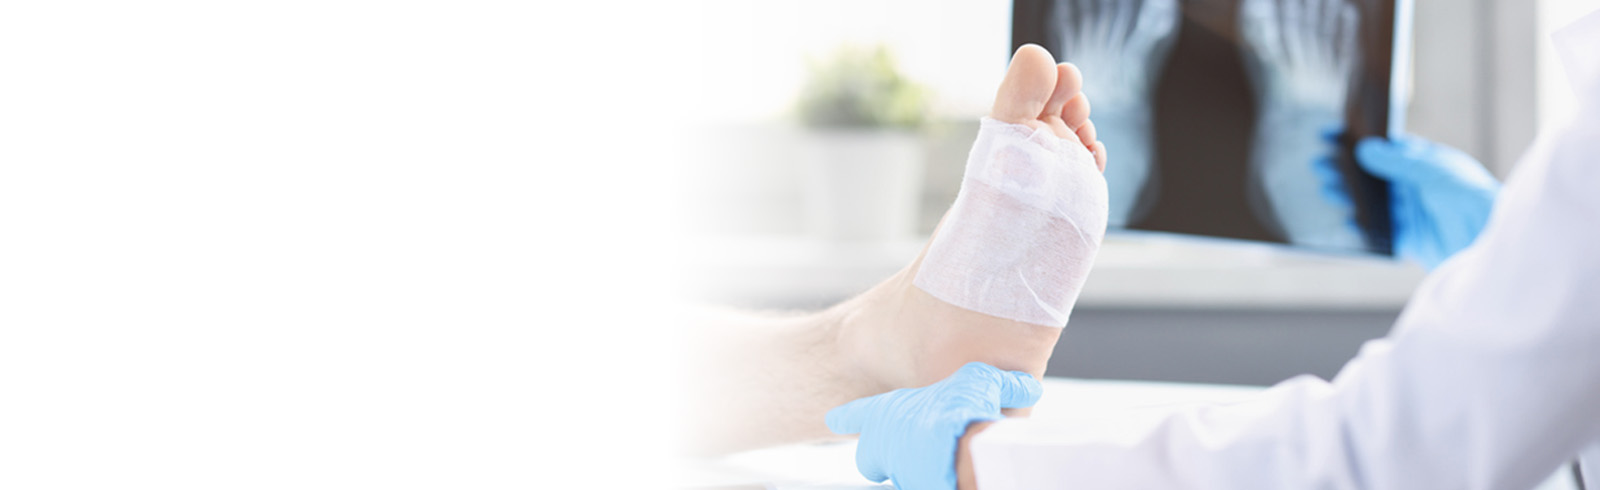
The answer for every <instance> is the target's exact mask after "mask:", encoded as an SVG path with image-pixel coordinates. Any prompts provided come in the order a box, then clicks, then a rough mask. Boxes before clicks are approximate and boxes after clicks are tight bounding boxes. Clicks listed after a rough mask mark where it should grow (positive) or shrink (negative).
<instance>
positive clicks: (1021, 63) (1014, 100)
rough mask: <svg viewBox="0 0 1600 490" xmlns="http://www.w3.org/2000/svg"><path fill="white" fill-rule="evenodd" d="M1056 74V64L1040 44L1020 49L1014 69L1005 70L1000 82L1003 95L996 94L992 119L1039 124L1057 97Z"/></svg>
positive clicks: (1015, 55)
mask: <svg viewBox="0 0 1600 490" xmlns="http://www.w3.org/2000/svg"><path fill="white" fill-rule="evenodd" d="M1056 73H1057V68H1056V62H1055V59H1054V58H1051V57H1050V52H1049V51H1045V49H1044V48H1041V47H1039V45H1037V44H1026V45H1023V46H1022V47H1021V48H1017V53H1016V54H1014V55H1012V56H1011V67H1010V68H1008V69H1006V78H1005V80H1003V81H1001V82H1000V91H999V92H998V93H996V94H995V97H994V108H993V109H991V110H990V111H989V117H992V118H995V119H998V120H1001V121H1005V122H1008V123H1013V124H1028V123H1029V122H1030V121H1038V118H1039V114H1041V113H1043V112H1044V107H1045V104H1046V103H1047V102H1049V100H1050V96H1051V95H1052V94H1054V93H1055V88H1056ZM1035 124H1036V123H1035Z"/></svg>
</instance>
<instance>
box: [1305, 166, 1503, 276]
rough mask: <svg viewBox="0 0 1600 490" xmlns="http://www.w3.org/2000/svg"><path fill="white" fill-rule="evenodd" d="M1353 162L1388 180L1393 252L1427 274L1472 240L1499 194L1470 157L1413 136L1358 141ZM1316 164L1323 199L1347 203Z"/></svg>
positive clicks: (1334, 174)
mask: <svg viewBox="0 0 1600 490" xmlns="http://www.w3.org/2000/svg"><path fill="white" fill-rule="evenodd" d="M1335 136H1337V135H1336V134H1335ZM1356 162H1357V163H1358V164H1359V165H1361V168H1362V169H1363V170H1366V171H1367V172H1368V173H1371V174H1372V175H1376V176H1378V177H1379V178H1382V179H1384V180H1387V181H1388V182H1389V203H1390V216H1391V218H1392V221H1393V223H1394V250H1395V254H1396V255H1398V256H1400V257H1402V258H1406V259H1410V260H1415V261H1417V262H1419V263H1421V264H1422V265H1423V266H1424V267H1427V268H1428V269H1430V270H1431V269H1433V268H1435V267H1438V266H1439V264H1440V263H1442V262H1444V260H1445V259H1448V258H1450V256H1451V255H1454V254H1455V253H1456V252H1459V251H1461V249H1463V248H1466V247H1467V246H1468V245H1471V244H1472V241H1473V240H1475V239H1477V237H1478V233H1479V232H1481V231H1483V227H1484V225H1485V224H1487V223H1488V221H1489V212H1490V211H1491V210H1492V209H1493V208H1494V198H1495V195H1496V194H1499V192H1500V182H1499V181H1498V180H1495V178H1494V176H1493V175H1490V174H1489V171H1488V170H1486V169H1484V168H1483V165H1482V164H1479V163H1478V161H1477V160H1475V159H1473V158H1472V156H1471V155H1467V154H1466V153H1463V152H1461V151H1460V150H1457V149H1455V148H1451V147H1448V146H1445V145H1441V144H1438V143H1434V142H1431V141H1428V140H1426V139H1422V138H1419V137H1415V136H1402V137H1399V138H1396V139H1392V140H1386V139H1383V138H1377V137H1367V138H1364V139H1362V140H1361V142H1360V143H1359V144H1357V145H1356ZM1316 166H1317V167H1318V169H1317V170H1318V173H1319V174H1321V175H1322V176H1323V180H1324V183H1325V184H1326V187H1324V189H1323V190H1324V191H1325V192H1324V193H1323V194H1324V196H1325V197H1327V198H1329V199H1334V200H1342V202H1343V203H1349V197H1348V196H1346V195H1345V194H1344V192H1345V191H1344V187H1343V185H1342V183H1341V180H1340V177H1339V174H1338V171H1337V170H1335V169H1334V166H1333V161H1332V160H1331V159H1323V160H1320V161H1318V162H1317V164H1316Z"/></svg>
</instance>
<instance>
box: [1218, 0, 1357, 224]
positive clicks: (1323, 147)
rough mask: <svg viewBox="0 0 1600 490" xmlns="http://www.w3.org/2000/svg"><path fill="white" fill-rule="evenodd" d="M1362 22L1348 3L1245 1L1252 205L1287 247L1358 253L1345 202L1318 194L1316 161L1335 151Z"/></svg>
mask: <svg viewBox="0 0 1600 490" xmlns="http://www.w3.org/2000/svg"><path fill="white" fill-rule="evenodd" d="M1359 21H1360V19H1359V16H1358V15H1357V11H1356V8H1355V6H1354V5H1351V4H1350V3H1348V2H1347V1H1346V0H1244V2H1243V3H1242V4H1241V5H1240V8H1239V25H1240V26H1241V31H1242V32H1243V35H1244V39H1245V43H1244V48H1243V49H1244V51H1245V52H1244V59H1245V68H1246V70H1247V72H1248V73H1249V75H1250V80H1251V82H1252V84H1253V85H1254V87H1255V91H1256V96H1257V99H1258V100H1259V101H1260V104H1259V107H1260V114H1259V116H1260V117H1259V119H1258V120H1257V123H1256V135H1255V141H1254V144H1253V148H1252V153H1251V162H1250V175H1251V179H1252V182H1251V185H1250V186H1249V188H1250V189H1251V195H1250V197H1251V207H1252V209H1253V210H1254V211H1255V212H1256V215H1257V217H1258V218H1260V219H1261V221H1263V222H1265V223H1267V224H1268V226H1269V227H1273V228H1275V229H1276V230H1277V231H1278V232H1279V234H1280V235H1281V236H1282V237H1283V238H1284V239H1285V240H1288V241H1289V242H1290V243H1294V244H1296V245H1305V246H1312V247H1322V248H1344V249H1350V248H1358V247H1361V246H1362V245H1363V240H1362V237H1361V235H1360V234H1359V232H1357V231H1356V230H1355V229H1353V228H1352V227H1350V226H1348V224H1347V223H1349V222H1350V220H1351V219H1352V215H1353V213H1354V212H1355V211H1354V209H1352V208H1351V207H1350V204H1349V202H1348V201H1343V202H1340V201H1334V200H1329V199H1324V198H1322V197H1321V196H1322V195H1323V194H1324V193H1323V192H1321V188H1322V187H1323V186H1325V185H1326V182H1325V181H1326V179H1324V178H1321V177H1320V176H1319V175H1318V174H1317V171H1316V166H1315V165H1313V162H1314V161H1316V160H1317V159H1318V158H1320V157H1323V156H1324V155H1327V154H1328V153H1329V152H1330V151H1331V150H1332V148H1331V147H1330V146H1329V145H1328V144H1327V143H1326V142H1324V141H1323V139H1322V133H1324V132H1325V131H1328V130H1330V129H1334V128H1337V127H1339V126H1340V123H1341V122H1342V121H1343V119H1344V117H1343V116H1344V111H1345V101H1346V98H1347V95H1348V93H1349V90H1350V86H1351V78H1352V72H1353V70H1354V69H1355V66H1356V63H1357V62H1358V61H1359V60H1360V53H1359V51H1358V49H1357V48H1358V45H1357V36H1358V35H1359V32H1358V28H1359V25H1358V23H1359Z"/></svg>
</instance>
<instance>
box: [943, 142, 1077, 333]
mask: <svg viewBox="0 0 1600 490" xmlns="http://www.w3.org/2000/svg"><path fill="white" fill-rule="evenodd" d="M1107 206H1108V205H1107V199H1106V181H1105V178H1104V177H1102V176H1101V175H1100V171H1099V170H1098V169H1097V168H1095V163H1094V155H1093V154H1091V153H1089V150H1088V149H1086V148H1084V146H1083V145H1082V144H1080V143H1078V142H1077V141H1065V140H1062V139H1061V138H1058V137H1056V135H1055V134H1054V133H1052V132H1051V131H1050V129H1049V128H1041V129H1038V130H1035V129H1033V128H1029V127H1027V126H1024V125H1021V124H1009V123H1005V122H1001V121H997V120H994V119H990V118H987V117H986V118H983V121H982V124H981V126H980V128H979V130H978V140H977V142H975V143H973V145H972V153H971V154H970V155H968V156H967V170H966V174H965V176H964V177H963V178H962V181H961V191H960V193H959V194H958V195H957V196H956V202H955V204H954V205H952V206H951V207H950V212H949V213H948V214H946V215H945V218H944V222H943V223H941V224H940V225H939V231H938V233H937V235H935V236H934V238H933V243H932V244H930V245H929V246H928V253H927V255H926V256H925V257H924V258H923V260H922V266H921V267H920V268H918V269H917V277H916V279H915V280H914V281H913V284H915V285H916V286H917V287H918V288H921V289H922V290H923V291H927V292H928V294H930V295H933V297H935V298H938V299H940V300H942V301H944V302H947V303H950V304H952V305H955V306H959V307H961V308H966V309H969V310H972V311H976V312H979V313H984V314H988V315H994V316H997V317H1001V318H1007V319H1011V320H1017V321H1022V322H1027V323H1032V324H1035V325H1045V326H1053V327H1063V326H1066V324H1067V316H1068V315H1069V314H1070V313H1071V312H1072V305H1073V304H1074V303H1076V302H1077V300H1078V292H1079V291H1082V290H1083V282H1084V279H1086V278H1087V277H1088V275H1089V268H1090V266H1092V265H1093V264H1094V257H1095V254H1096V253H1097V252H1099V250H1100V242H1101V240H1102V239H1104V238H1105V232H1106V212H1107Z"/></svg>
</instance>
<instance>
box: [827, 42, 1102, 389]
mask: <svg viewBox="0 0 1600 490" xmlns="http://www.w3.org/2000/svg"><path fill="white" fill-rule="evenodd" d="M1081 87H1082V76H1081V75H1080V74H1079V72H1078V70H1077V68H1075V67H1073V66H1072V65H1069V64H1061V65H1057V64H1056V63H1055V61H1054V60H1053V59H1052V57H1051V56H1050V54H1049V52H1047V51H1045V50H1044V49H1043V48H1040V47H1038V46H1033V45H1029V46H1024V47H1022V48H1021V49H1019V50H1018V51H1017V53H1016V54H1015V55H1014V56H1013V58H1012V62H1011V67H1010V69H1009V70H1008V71H1007V73H1006V77H1005V80H1004V81H1003V82H1002V83H1001V87H1000V90H999V93H998V94H996V97H995V103H994V108H993V110H992V111H991V112H990V117H991V118H992V119H995V120H996V121H998V122H986V123H985V124H986V126H985V129H984V130H983V131H991V130H1008V131H1012V132H1013V134H1026V133H1029V130H1033V131H1035V133H1033V135H1032V136H1031V138H1032V139H1030V140H1029V141H1034V140H1038V141H1045V142H1046V143H1047V145H1044V146H1042V147H1047V148H1051V149H1052V150H1058V151H1056V152H1055V153H1048V154H1043V155H1046V156H1048V155H1055V156H1056V157H1058V158H1054V159H1050V158H1036V159H1033V160H1028V159H1023V160H1022V161H1021V162H1020V163H1018V162H1003V163H1001V164H995V167H997V168H1001V169H1003V170H1005V171H1006V172H1001V173H1002V174H1006V175H1003V176H1002V177H1003V179H1002V180H1004V179H1012V181H1011V182H1004V183H1001V184H1000V186H1001V187H1017V186H1020V187H1021V188H1023V189H1022V190H1021V191H1018V192H1022V193H1028V192H1033V193H1035V194H1037V195H1042V196H1044V197H1047V198H1050V199H1053V200H1052V201H1051V202H1050V203H1047V204H1050V205H1049V206H1046V207H1048V208H1052V209H1045V208H1046V207H1029V206H1025V205H1022V204H1019V203H1018V202H1016V201H1017V200H1015V199H1009V195H1005V194H1004V193H1001V192H998V191H995V190H994V189H988V192H990V193H991V197H992V198H991V199H987V200H985V199H981V198H982V197H983V195H982V194H981V193H979V192H976V191H975V190H974V188H975V187H981V185H980V184H975V183H974V182H973V175H972V174H973V173H974V172H973V169H972V167H971V165H973V164H972V163H969V170H968V178H967V180H966V181H964V182H963V184H962V185H963V190H962V193H963V194H962V197H960V198H958V199H957V204H956V206H953V207H952V209H951V211H949V212H948V213H946V215H945V218H944V219H943V220H942V221H941V224H940V226H939V229H938V230H936V231H935V238H934V239H933V240H932V241H931V242H930V244H929V247H927V248H925V249H924V250H923V252H922V255H921V256H919V257H918V258H917V260H916V261H914V262H913V263H912V264H911V265H910V266H908V267H907V268H905V269H904V270H902V271H900V272H899V273H898V274H896V275H895V276H894V277H891V278H890V279H889V280H887V281H885V282H884V283H882V284H879V285H878V286H876V287H874V288H873V289H872V290H870V291H868V292H867V293H865V294H863V295H862V296H860V297H857V298H855V299H854V300H851V301H849V302H847V303H844V304H842V305H840V306H838V307H837V308H835V309H833V310H830V312H829V314H831V315H834V318H837V319H838V324H839V325H840V327H841V328H840V332H839V340H840V341H841V343H842V347H843V349H842V351H843V353H844V357H845V359H844V361H843V362H846V363H852V364H855V365H856V367H857V368H859V369H861V370H863V371H864V372H865V373H866V374H867V376H868V377H869V378H871V379H875V380H878V381H879V383H880V384H881V386H880V387H879V388H880V391H886V390H890V389H895V388H902V387H910V386H921V385H925V384H928V383H932V382H934V381H937V380H939V379H942V378H944V377H945V376H947V375H949V374H950V373H952V372H954V371H955V370H956V369H957V368H959V367H960V366H961V365H962V364H965V363H967V362H969V361H982V362H985V363H989V364H991V365H994V366H997V367H1000V368H1002V369H1008V370H1021V371H1026V372H1029V373H1032V374H1034V375H1035V376H1042V375H1043V374H1044V369H1045V365H1046V363H1047V361H1048V360H1049V358H1050V353H1051V351H1052V350H1053V349H1054V347H1055V344H1056V340H1057V338H1058V337H1059V336H1060V335H1061V330H1062V329H1061V327H1062V326H1063V324H1064V323H1065V311H1051V309H1052V308H1051V306H1054V307H1064V309H1066V310H1070V307H1071V303H1072V302H1073V301H1075V299H1076V294H1077V287H1080V286H1081V284H1082V278H1083V276H1084V275H1085V274H1087V272H1088V267H1089V266H1090V265H1091V264H1092V262H1093V257H1094V254H1095V252H1096V251H1097V250H1098V247H1099V242H1100V237H1101V236H1103V233H1104V230H1105V213H1106V211H1105V207H1106V203H1105V199H1106V196H1105V190H1104V188H1105V184H1104V181H1103V180H1102V179H1101V178H1100V176H1099V173H1098V172H1097V171H1096V170H1098V171H1101V172H1103V171H1104V170H1105V165H1106V148H1105V146H1104V145H1103V144H1101V143H1099V142H1098V141H1096V135H1095V126H1094V124H1093V123H1091V122H1089V102H1088V99H1087V98H1086V97H1085V96H1084V95H1083V93H1082V92H1081ZM1000 123H1009V124H1015V125H1021V126H1023V127H1020V128H1019V127H1008V126H1006V125H1004V124H1000ZM1038 130H1048V133H1047V134H1052V135H1054V137H1053V138H1052V137H1049V136H1044V135H1043V134H1046V133H1038V132H1036V131H1038ZM991 139H992V138H991ZM979 140H980V141H979V144H980V145H982V144H984V141H985V136H984V135H983V134H982V133H980V138H979ZM980 153H981V152H980ZM1036 156H1037V155H1036ZM979 160H980V157H979V156H975V157H974V162H977V161H979ZM1041 160H1042V161H1041ZM1041 164H1047V165H1058V166H1071V165H1082V167H1072V168H1060V167H1051V168H1044V169H1042V170H1043V171H1044V172H1045V173H1047V174H1052V173H1053V174H1054V175H1053V176H1052V177H1053V178H1054V180H1055V181H1060V180H1061V179H1062V178H1063V177H1072V178H1075V180H1077V181H1080V182H1081V183H1079V184H1074V187H1073V188H1072V189H1069V190H1068V191H1066V192H1062V191H1059V189H1058V188H1056V187H1050V188H1045V189H1027V187H1029V186H1030V185H1032V184H1034V183H1036V181H1038V179H1035V178H1034V177H1035V175H1034V172H1038V171H1041V169H1040V168H1032V167H1034V166H1046V165H1041ZM1084 169H1087V170H1084ZM1018 171H1020V173H1022V174H1026V175H1027V177H1016V176H1015V174H1016V173H1017V172H1018ZM1007 172H1011V173H1007ZM1045 180H1049V179H1045ZM1059 194H1078V195H1071V196H1060V195H1059ZM974 196H977V197H974ZM993 196H998V197H993ZM1064 208H1073V209H1064ZM1019 209H1021V211H1019ZM1026 212H1032V213H1035V215H1022V214H1018V213H1026ZM1062 213H1065V214H1062ZM1079 227H1081V229H1080V228H1079ZM996 235H1003V236H1004V237H1005V238H1006V239H1005V240H1001V241H998V242H997V241H992V240H987V239H985V237H993V236H996ZM973 243H979V245H978V246H977V247H978V248H973V245H972V244H973ZM1019 243H1020V244H1019ZM963 248H964V249H965V250H961V249H963ZM951 250H956V252H965V254H964V255H962V257H961V258H962V259H969V260H970V259H973V258H975V257H977V258H979V259H977V260H972V261H973V262H978V264H977V265H974V266H971V267H968V266H967V265H966V262H964V261H963V260H954V261H952V260H950V257H949V256H948V254H951V253H956V252H951ZM930 251H932V252H933V253H932V254H931V255H930ZM930 257H931V259H932V260H930ZM994 257H999V258H994ZM991 259H992V260H991ZM925 263H927V264H928V265H929V267H924V264H925ZM952 263H954V264H955V265H952ZM996 264H999V265H1000V267H999V268H998V270H1003V271H1005V272H1000V273H995V272H992V270H991V271H990V272H985V270H986V269H985V267H984V266H985V265H989V266H993V265H996ZM930 269H931V270H930ZM991 269H993V268H991ZM1023 269H1026V270H1023ZM919 274H925V275H928V277H923V278H922V280H919V278H918V276H919ZM984 274H995V277H986V276H984ZM1019 274H1021V275H1025V276H1032V277H1033V278H1034V280H1033V281H1026V280H1024V281H1016V282H1021V283H1023V285H1024V286H1027V287H1028V288H1030V289H1029V290H1028V293H1030V294H1033V295H1034V297H1024V298H1015V297H1007V298H983V297H982V296H983V295H982V294H979V295H978V296H977V297H978V299H977V300H976V301H977V302H976V303H974V302H973V301H975V300H973V298H972V297H965V298H964V299H954V300H951V301H955V302H960V303H963V304H962V306H957V305H955V304H952V303H951V302H947V301H946V300H941V299H940V298H938V297H935V296H934V295H933V294H930V293H929V290H935V291H944V292H950V291H952V289H951V288H949V287H941V286H940V284H928V283H927V281H928V280H929V279H930V278H932V277H933V276H940V277H943V278H945V279H952V278H953V279H954V280H965V281H966V282H964V283H963V284H961V285H959V286H963V287H964V290H965V291H966V292H973V291H979V292H981V291H983V290H984V289H985V288H988V287H989V284H990V283H1000V282H1005V281H1007V280H1012V281H1015V279H1016V277H1017V276H1018V275H1019ZM1024 279H1026V278H1024ZM945 286H948V284H945ZM925 287H926V288H925ZM957 289H962V288H957ZM958 292H959V291H958ZM1001 292H1002V293H1003V294H1000V296H1007V295H1009V296H1015V294H1013V293H1014V292H1015V291H1010V290H1005V291H1001ZM1041 297H1042V298H1043V299H1041ZM1052 298H1053V299H1052ZM946 299H947V300H949V299H950V298H949V297H948V296H946ZM995 299H998V301H999V302H998V303H996V302H995V301H990V300H995ZM1008 299H1011V300H1019V301H1015V302H1011V303H1007V301H1006V300H1008ZM1036 302H1037V304H1038V305H1039V307H1037V308H1036V307H1035V303H1036ZM974 310H986V311H985V312H980V311H974ZM1024 320H1032V323H1030V321H1024Z"/></svg>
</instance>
